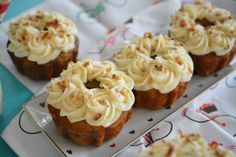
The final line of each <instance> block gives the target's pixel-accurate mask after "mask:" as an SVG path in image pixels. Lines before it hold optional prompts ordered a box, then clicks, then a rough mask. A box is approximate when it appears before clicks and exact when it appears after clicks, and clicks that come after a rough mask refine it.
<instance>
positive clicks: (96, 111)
mask: <svg viewBox="0 0 236 157" xmlns="http://www.w3.org/2000/svg"><path fill="white" fill-rule="evenodd" d="M89 81H97V82H99V87H95V88H92V89H88V88H86V86H85V84H86V83H87V82H89ZM133 87H134V82H133V80H132V79H131V78H130V77H129V76H127V75H126V74H125V73H124V72H121V71H118V70H116V67H115V65H114V64H113V63H112V62H110V61H102V62H95V61H91V60H84V61H78V62H77V63H70V64H69V66H68V68H67V70H65V71H63V72H62V73H61V77H60V78H57V79H52V81H51V86H50V87H48V90H47V92H48V98H47V101H48V103H49V104H50V105H52V106H53V107H55V108H57V109H59V110H60V115H61V116H66V117H67V118H68V119H69V121H70V122H71V123H74V122H78V121H82V120H85V121H86V122H87V123H88V124H90V125H92V126H103V127H108V126H110V125H112V124H113V123H114V122H116V121H117V119H118V118H119V117H120V115H121V113H122V112H123V111H128V110H130V109H131V107H132V105H133V104H134V95H133V93H132V89H133Z"/></svg>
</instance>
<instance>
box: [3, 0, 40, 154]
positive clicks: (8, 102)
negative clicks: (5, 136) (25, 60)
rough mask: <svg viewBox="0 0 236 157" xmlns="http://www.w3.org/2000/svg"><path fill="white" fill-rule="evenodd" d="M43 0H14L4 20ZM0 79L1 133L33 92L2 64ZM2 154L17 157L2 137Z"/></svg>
mask: <svg viewBox="0 0 236 157" xmlns="http://www.w3.org/2000/svg"><path fill="white" fill-rule="evenodd" d="M41 2H43V0H21V1H18V0H12V2H11V4H10V6H9V9H8V11H7V13H6V15H5V17H4V21H6V20H9V19H11V18H12V17H14V16H17V15H19V14H20V13H22V12H23V11H25V10H27V9H29V8H31V7H33V6H35V5H37V4H39V3H41ZM0 81H1V83H2V88H3V106H4V107H3V114H2V115H1V116H0V134H1V133H2V131H3V130H4V128H5V127H6V126H7V125H8V124H9V122H10V121H11V120H12V118H14V116H15V115H16V114H17V113H19V111H20V110H21V109H22V105H23V104H24V103H25V102H26V101H28V100H29V99H30V98H31V97H32V96H33V93H32V92H31V91H29V90H28V89H27V88H26V87H24V85H22V84H21V83H20V82H19V81H18V80H17V79H16V78H15V77H14V76H13V75H12V74H11V73H10V72H9V71H8V70H7V69H6V68H5V67H4V66H2V65H1V64H0ZM0 152H1V156H7V157H16V156H17V155H16V154H15V153H14V151H13V150H12V149H11V148H10V147H9V146H8V145H7V144H6V143H5V142H4V141H3V140H2V138H0Z"/></svg>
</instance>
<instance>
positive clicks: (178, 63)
mask: <svg viewBox="0 0 236 157" xmlns="http://www.w3.org/2000/svg"><path fill="white" fill-rule="evenodd" d="M114 60H115V61H116V65H117V67H118V68H119V69H120V70H123V71H125V72H126V73H127V74H128V75H129V76H130V77H131V78H132V79H133V80H134V82H135V90H140V91H147V90H150V89H157V90H159V91H160V92H161V93H168V92H170V91H172V90H173V89H175V88H176V87H177V85H178V84H179V83H180V82H187V81H189V80H190V79H191V77H192V73H193V62H192V60H191V58H190V56H189V55H188V53H187V51H186V50H185V49H184V47H182V46H181V45H180V43H179V42H176V41H173V40H171V39H169V38H168V37H167V36H163V35H158V36H155V37H153V36H152V34H151V33H146V34H145V35H144V36H143V37H139V38H137V39H136V40H135V41H133V42H131V43H129V44H127V45H125V46H124V47H123V48H122V49H121V50H120V52H119V53H117V54H115V55H114Z"/></svg>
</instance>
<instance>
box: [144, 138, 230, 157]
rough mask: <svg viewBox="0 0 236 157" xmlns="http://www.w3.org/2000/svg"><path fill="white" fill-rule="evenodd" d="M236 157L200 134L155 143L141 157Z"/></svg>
mask: <svg viewBox="0 0 236 157" xmlns="http://www.w3.org/2000/svg"><path fill="white" fill-rule="evenodd" d="M190 156H191V157H235V154H233V153H232V152H231V151H229V150H227V149H225V148H223V147H222V146H220V145H217V144H216V145H208V143H207V141H206V140H204V139H203V138H202V137H201V136H200V135H199V134H193V135H185V134H180V135H179V136H178V137H177V138H176V139H172V140H168V141H161V142H159V143H154V144H152V145H151V146H150V147H148V148H146V149H144V150H143V151H142V152H141V153H140V157H190Z"/></svg>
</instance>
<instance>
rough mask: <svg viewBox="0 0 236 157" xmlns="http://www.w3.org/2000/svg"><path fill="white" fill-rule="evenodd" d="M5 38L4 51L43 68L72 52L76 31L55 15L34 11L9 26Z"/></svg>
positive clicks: (68, 23) (58, 15) (59, 16)
mask: <svg viewBox="0 0 236 157" xmlns="http://www.w3.org/2000/svg"><path fill="white" fill-rule="evenodd" d="M8 35H9V41H10V44H9V45H8V50H9V51H10V52H12V53H14V55H15V56H16V57H20V58H23V57H27V59H28V60H30V61H33V62H36V63H37V64H45V63H48V62H49V61H52V60H54V59H56V58H57V57H58V56H59V54H60V53H61V52H63V53H66V52H69V51H70V50H72V49H73V48H74V46H75V40H76V38H77V37H76V35H77V28H76V26H75V24H74V23H73V21H72V20H70V19H68V18H66V17H64V16H62V15H61V14H59V13H57V12H53V13H48V12H41V11H38V12H36V13H35V14H32V15H30V16H28V17H26V18H20V19H19V20H17V21H16V22H13V23H11V24H10V26H9V32H8Z"/></svg>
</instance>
